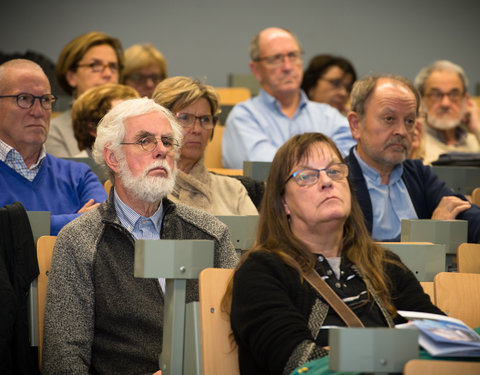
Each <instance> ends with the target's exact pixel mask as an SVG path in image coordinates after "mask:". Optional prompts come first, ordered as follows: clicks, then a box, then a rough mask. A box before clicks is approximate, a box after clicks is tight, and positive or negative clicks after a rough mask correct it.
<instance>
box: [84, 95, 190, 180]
mask: <svg viewBox="0 0 480 375" xmlns="http://www.w3.org/2000/svg"><path fill="white" fill-rule="evenodd" d="M151 112H160V113H162V114H163V115H164V116H165V117H166V118H167V120H168V121H169V123H170V125H171V127H172V133H173V138H174V139H175V140H176V141H177V143H178V144H179V145H180V146H181V144H182V138H183V135H182V128H181V126H180V124H179V123H178V122H177V120H176V119H175V117H174V116H173V114H172V113H171V112H170V111H169V110H168V109H166V108H165V107H162V106H161V105H159V104H157V103H155V102H154V101H153V100H152V99H148V98H140V99H129V100H125V101H124V102H122V103H119V104H117V105H116V106H115V107H113V108H112V109H111V110H110V111H109V112H108V113H107V114H106V115H105V116H104V117H103V118H102V120H100V122H99V124H98V128H97V138H96V139H95V143H94V144H93V147H92V156H93V159H94V160H95V162H96V163H97V164H98V165H100V166H101V167H102V168H104V169H106V170H108V172H109V174H110V177H111V180H112V181H113V171H111V170H110V168H108V166H107V164H106V163H105V159H104V157H103V150H104V149H105V148H108V149H110V150H112V151H113V153H114V154H118V152H121V144H120V143H121V142H123V140H124V137H125V120H126V119H127V118H130V117H136V116H141V115H145V114H147V113H151ZM179 157H180V147H178V148H177V149H176V150H175V159H178V158H179Z"/></svg>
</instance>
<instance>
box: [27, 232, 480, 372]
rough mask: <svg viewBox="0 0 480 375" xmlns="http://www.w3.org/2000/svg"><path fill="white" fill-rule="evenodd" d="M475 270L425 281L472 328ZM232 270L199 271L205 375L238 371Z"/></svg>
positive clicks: (41, 247) (479, 289)
mask: <svg viewBox="0 0 480 375" xmlns="http://www.w3.org/2000/svg"><path fill="white" fill-rule="evenodd" d="M55 239H56V237H54V236H42V237H40V238H39V239H38V241H37V257H38V263H39V268H40V275H39V277H38V281H37V282H38V288H37V293H38V328H39V363H40V364H41V352H42V340H43V318H44V308H45V296H46V289H47V282H48V270H49V266H50V262H51V257H52V252H53V247H54V244H55ZM479 252H480V245H479V244H462V245H460V247H459V249H458V254H457V256H458V264H459V270H462V269H466V268H465V267H469V268H468V269H469V270H473V269H471V268H470V266H471V265H472V261H470V259H471V258H472V257H473V258H476V261H477V263H478V262H479V261H478V259H479V258H480V257H479V256H478V255H479V254H480V253H479ZM476 272H477V273H476V274H474V273H465V272H459V273H452V272H441V273H439V274H437V275H436V276H435V280H434V282H423V283H422V286H423V287H424V290H425V291H426V292H427V293H428V294H430V296H431V298H432V301H433V302H434V303H435V304H436V305H437V306H438V307H439V308H440V309H442V310H443V311H446V312H448V313H449V315H450V316H452V317H455V318H458V319H461V320H463V321H464V322H465V323H466V324H468V325H469V326H471V327H477V326H480V300H479V299H478V295H480V264H478V268H476ZM232 276H233V270H229V269H216V268H208V269H205V270H203V271H202V272H201V273H200V277H199V296H200V325H201V331H202V362H203V373H204V374H217V373H226V374H239V369H238V353H237V351H236V347H235V346H234V345H233V343H232V339H231V336H230V332H231V329H230V321H229V317H228V315H227V314H226V313H225V311H223V310H222V306H221V300H222V297H223V295H224V293H225V290H226V286H227V285H228V282H229V280H230V278H231V277H232Z"/></svg>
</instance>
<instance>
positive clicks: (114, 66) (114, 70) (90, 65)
mask: <svg viewBox="0 0 480 375" xmlns="http://www.w3.org/2000/svg"><path fill="white" fill-rule="evenodd" d="M95 66H96V67H100V66H101V67H102V68H101V69H100V70H96V69H98V68H94V67H95ZM75 67H76V68H89V69H90V70H91V71H92V72H93V73H103V72H104V71H105V69H106V68H109V69H110V71H111V72H112V73H120V64H119V63H113V62H110V63H106V64H104V63H103V62H102V61H98V60H97V61H93V62H90V63H83V64H76V65H75Z"/></svg>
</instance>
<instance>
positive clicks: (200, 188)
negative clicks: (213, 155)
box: [169, 157, 258, 215]
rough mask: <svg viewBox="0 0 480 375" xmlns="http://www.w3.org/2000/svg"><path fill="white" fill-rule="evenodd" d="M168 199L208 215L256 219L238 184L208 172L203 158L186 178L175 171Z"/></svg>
mask: <svg viewBox="0 0 480 375" xmlns="http://www.w3.org/2000/svg"><path fill="white" fill-rule="evenodd" d="M169 198H170V199H171V200H172V201H174V202H181V203H183V204H186V205H189V206H192V207H195V208H199V209H202V210H204V211H206V212H208V213H209V214H211V215H258V211H257V208H256V207H255V205H254V204H253V202H252V200H251V199H250V197H249V196H248V193H247V190H246V189H245V187H244V186H243V185H242V183H241V182H240V181H238V180H237V179H235V178H233V177H228V176H222V175H216V174H213V173H210V172H208V170H207V168H206V167H205V163H204V160H203V157H202V158H201V159H200V160H199V161H198V162H197V163H196V164H195V165H194V166H193V168H192V170H191V171H190V173H189V174H187V173H184V172H182V171H181V170H178V174H177V179H176V184H175V188H174V189H173V192H172V194H170V195H169Z"/></svg>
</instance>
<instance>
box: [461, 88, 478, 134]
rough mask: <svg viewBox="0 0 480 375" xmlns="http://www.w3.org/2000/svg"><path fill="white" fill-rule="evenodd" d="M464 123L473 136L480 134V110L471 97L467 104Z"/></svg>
mask: <svg viewBox="0 0 480 375" xmlns="http://www.w3.org/2000/svg"><path fill="white" fill-rule="evenodd" d="M462 123H463V124H464V125H466V126H467V128H468V131H469V132H471V133H473V134H479V133H480V108H478V106H477V103H475V102H474V101H473V100H472V99H471V98H470V97H468V98H467V102H466V104H465V115H464V116H463V119H462Z"/></svg>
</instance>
